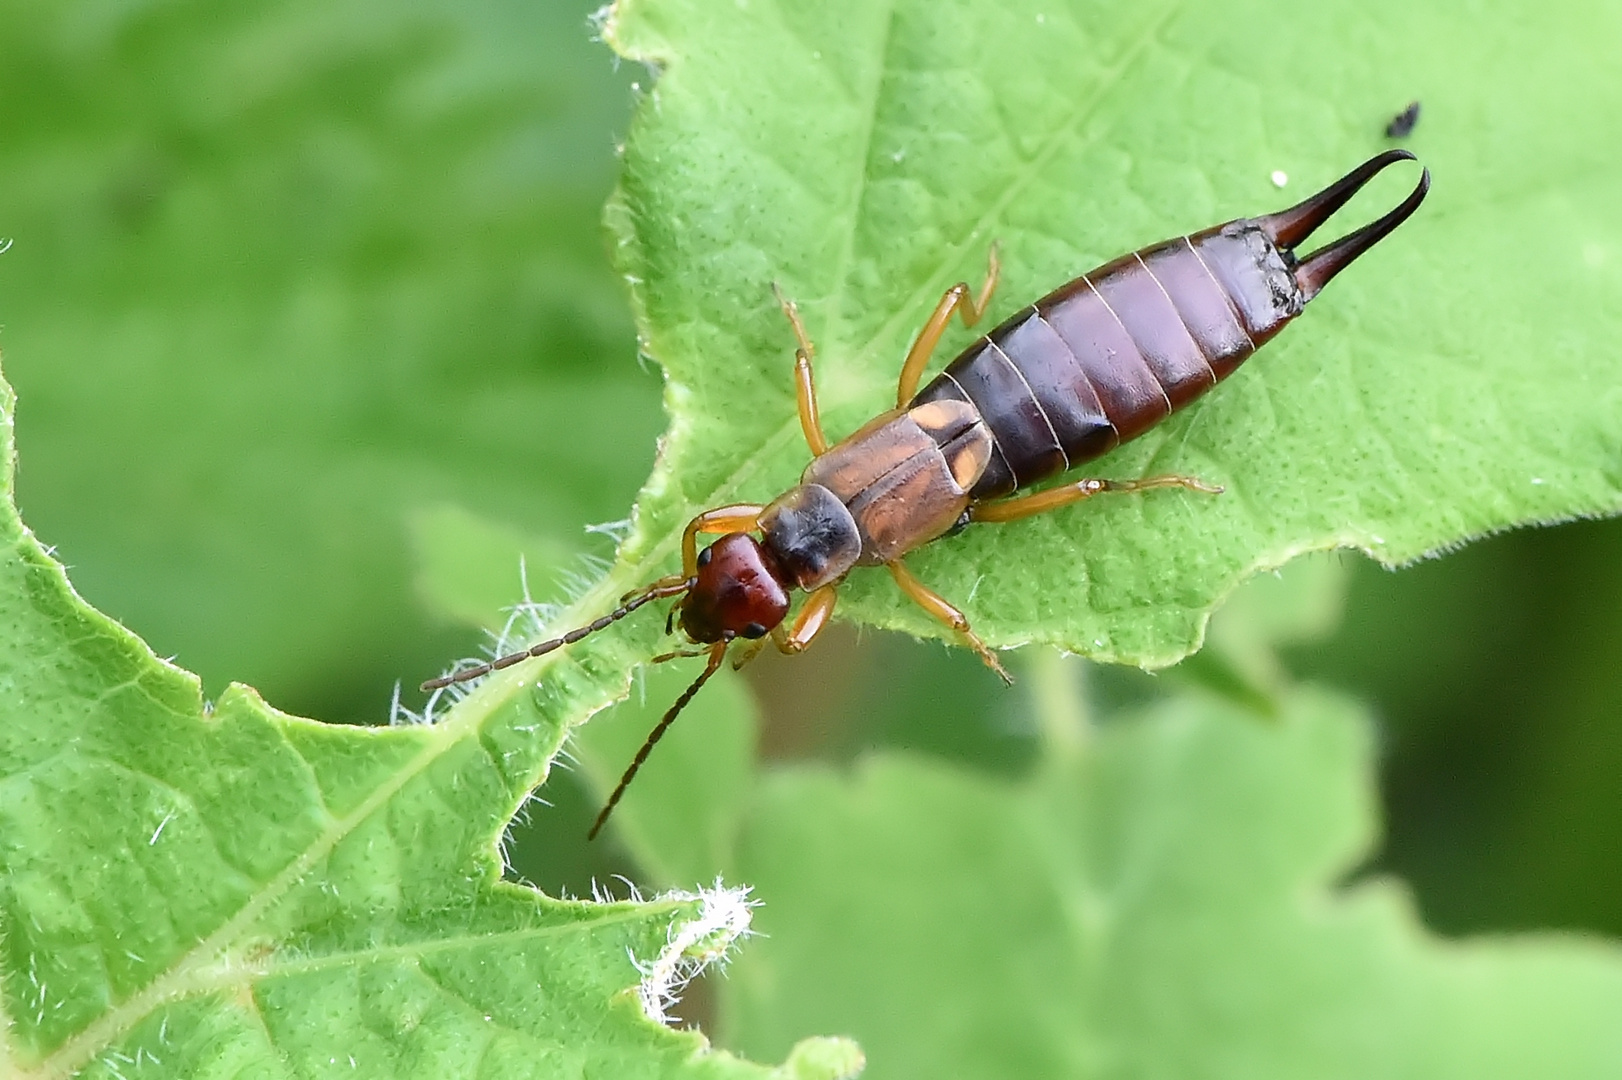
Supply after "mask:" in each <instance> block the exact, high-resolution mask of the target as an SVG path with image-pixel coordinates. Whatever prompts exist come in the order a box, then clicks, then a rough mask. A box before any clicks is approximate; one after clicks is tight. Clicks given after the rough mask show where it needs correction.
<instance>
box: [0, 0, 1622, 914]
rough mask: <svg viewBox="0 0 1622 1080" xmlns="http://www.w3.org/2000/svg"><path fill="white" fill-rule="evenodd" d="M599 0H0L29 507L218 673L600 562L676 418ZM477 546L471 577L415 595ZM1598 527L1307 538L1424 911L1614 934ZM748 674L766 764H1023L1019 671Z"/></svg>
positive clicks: (17, 381) (1606, 609)
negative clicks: (1421, 554) (636, 246)
mask: <svg viewBox="0 0 1622 1080" xmlns="http://www.w3.org/2000/svg"><path fill="white" fill-rule="evenodd" d="M590 12H591V5H589V4H584V3H566V2H545V3H517V2H504V0H463V2H458V3H450V2H441V3H433V2H429V3H421V4H416V5H410V6H409V7H407V6H404V5H393V4H384V3H380V2H375V0H348V2H346V3H344V4H342V5H333V4H328V3H315V2H310V0H281V2H275V3H271V2H256V3H244V4H239V5H233V6H231V7H230V8H229V9H227V8H223V7H221V6H219V5H214V4H202V3H196V2H168V3H155V2H152V3H85V4H76V5H58V4H38V3H23V2H19V0H5V2H0V42H4V45H5V48H4V54H3V57H0V152H3V154H4V170H3V174H0V175H3V177H4V179H3V182H0V237H9V238H10V239H11V240H12V241H13V244H12V247H11V249H10V250H9V251H7V252H6V253H5V254H3V255H0V351H3V354H4V363H5V372H6V375H7V376H8V378H9V379H10V380H11V381H12V382H13V384H14V385H15V386H16V388H17V392H18V395H19V399H20V404H19V424H18V443H19V447H20V456H21V466H20V476H19V484H18V490H19V497H20V501H21V504H22V510H23V513H24V515H25V518H26V520H27V521H28V522H29V523H30V525H31V526H32V527H33V528H34V529H35V530H36V531H37V532H38V534H39V535H40V536H41V537H42V538H43V539H44V540H45V542H47V543H50V544H54V545H56V546H57V548H58V551H59V554H60V556H61V557H62V558H63V559H64V561H65V562H67V563H68V564H69V566H70V568H71V573H72V577H73V580H74V583H75V585H76V586H77V587H78V588H79V589H80V591H81V592H82V593H83V594H84V595H85V596H86V597H87V598H88V599H89V600H90V601H91V602H92V603H94V604H95V605H96V606H98V607H100V608H101V609H102V610H104V611H107V612H109V613H110V614H112V615H114V616H116V617H118V618H119V619H121V620H123V621H124V622H125V623H126V624H127V625H129V626H130V627H131V628H132V629H134V630H135V631H136V632H138V633H140V634H141V635H142V636H143V637H144V638H146V640H147V641H148V642H150V643H151V645H152V646H153V648H154V649H155V650H157V651H158V652H159V653H160V654H163V655H172V656H174V657H175V658H176V660H177V662H179V663H180V664H182V665H183V666H185V667H187V668H189V669H191V670H194V671H197V672H198V673H200V674H201V676H202V678H203V680H204V683H205V686H206V688H207V690H208V692H209V693H210V694H211V695H213V694H217V693H218V692H219V690H220V689H221V688H223V687H224V686H225V684H226V683H227V682H229V681H232V680H238V681H243V682H247V683H251V684H253V685H255V686H257V687H258V688H259V689H260V690H262V691H263V692H264V694H265V695H266V697H267V698H268V699H269V700H270V701H271V702H272V703H274V704H276V705H277V706H279V707H282V708H285V709H287V710H289V711H293V712H297V713H302V714H305V715H310V716H315V717H319V718H321V719H325V720H331V721H340V722H349V723H377V722H383V721H385V720H386V719H387V718H388V715H389V702H390V699H391V695H392V693H393V691H394V687H395V685H396V683H397V682H403V683H404V684H405V686H406V687H407V690H406V691H405V692H404V699H405V701H406V702H407V704H408V705H415V704H417V703H419V702H420V695H417V694H415V693H414V692H413V691H411V690H410V689H409V688H410V687H412V686H414V685H415V683H416V682H417V681H418V680H420V679H421V678H422V677H424V676H425V675H428V674H431V673H434V672H437V671H438V670H439V669H440V668H441V667H442V666H443V665H444V664H445V662H446V661H447V660H448V659H449V658H450V657H453V656H456V655H460V654H465V653H470V652H472V651H473V650H474V649H475V648H476V647H477V646H478V644H479V641H480V638H479V636H478V635H477V634H475V633H474V632H473V631H471V630H468V629H466V628H465V626H464V623H463V621H461V620H459V619H458V618H457V616H458V615H464V616H472V615H474V614H476V613H477V612H478V611H480V610H484V609H487V608H488V607H492V606H495V605H499V604H500V603H503V602H511V601H513V600H516V599H517V598H518V595H519V588H520V585H519V573H518V567H517V566H516V565H514V562H513V560H512V558H511V555H510V553H511V552H512V551H513V550H515V549H520V548H521V549H525V550H528V551H530V552H531V553H532V554H533V559H532V561H531V565H533V566H537V567H540V566H550V567H556V566H559V565H569V564H571V561H573V560H577V559H578V557H579V556H581V555H595V556H598V557H606V556H608V555H610V554H611V552H612V546H611V542H610V541H609V540H608V539H607V538H605V537H603V536H593V535H590V534H588V533H587V532H586V528H587V526H589V525H593V524H599V523H606V522H612V521H615V520H617V519H622V518H624V517H626V516H627V515H628V513H629V508H630V505H631V502H632V499H633V497H634V495H635V492H636V488H637V485H638V483H639V482H640V481H641V479H642V478H643V477H644V476H645V475H646V474H647V470H648V468H649V466H650V464H651V462H652V460H653V454H654V446H655V439H656V437H657V435H658V432H659V430H660V428H661V426H662V418H661V413H660V408H659V393H660V380H659V376H658V374H657V371H656V369H655V368H653V367H652V366H651V365H648V364H645V363H639V361H638V358H637V353H636V343H635V334H634V329H633V327H632V325H631V322H630V317H629V312H628V308H627V304H626V300H625V293H624V290H623V287H622V284H621V283H620V282H618V281H616V280H615V277H614V274H613V273H612V272H611V270H610V269H609V266H608V260H607V255H606V251H605V244H606V242H605V239H604V236H603V233H602V230H601V228H600V226H599V212H600V207H601V205H602V201H603V199H604V198H605V196H606V195H607V193H608V191H609V189H610V187H611V186H612V183H613V177H614V168H615V156H614V146H615V139H616V137H617V135H618V134H619V133H620V132H622V131H623V129H624V125H625V123H626V120H627V117H628V115H629V109H630V103H631V100H632V95H633V94H634V93H635V92H636V90H635V84H636V82H637V81H638V80H639V79H643V80H645V79H646V78H647V75H646V73H643V72H640V71H636V70H631V69H629V68H619V67H617V66H616V64H615V63H614V61H613V58H612V57H611V56H610V54H609V53H608V51H607V49H606V48H604V47H602V46H601V45H599V44H597V43H595V42H594V41H593V40H592V37H593V32H592V27H591V23H590V20H589V16H590ZM1430 119H1432V118H1429V117H1428V118H1427V120H1430ZM785 355H786V354H785ZM784 370H785V376H786V372H787V368H786V367H785V369H784ZM470 546H471V547H474V548H478V547H480V546H482V547H484V548H486V549H488V550H489V551H490V552H492V557H491V560H490V561H489V564H488V565H487V566H485V567H483V568H481V569H480V570H479V571H478V572H476V573H473V574H470V575H466V576H467V580H465V581H463V582H461V583H460V587H459V588H458V589H456V590H452V591H450V592H446V591H444V590H442V589H440V588H439V586H437V585H431V584H429V583H430V582H437V583H443V581H444V580H445V577H446V573H445V572H444V564H445V563H446V562H448V561H457V560H455V559H452V558H451V555H450V554H448V553H451V552H455V553H462V552H465V551H467V550H468V549H469V547H470ZM1619 551H1622V522H1616V521H1611V522H1597V523H1578V524H1571V525H1566V526H1561V527H1559V528H1553V529H1542V530H1534V531H1526V532H1521V533H1516V534H1511V535H1507V536H1501V537H1497V538H1493V539H1489V540H1485V541H1482V542H1480V543H1477V544H1475V545H1473V546H1471V547H1468V548H1466V549H1464V550H1462V551H1460V552H1456V553H1454V554H1451V555H1449V556H1447V557H1446V558H1443V559H1438V560H1434V561H1429V562H1425V563H1423V564H1421V565H1419V566H1416V567H1413V568H1410V569H1407V570H1404V571H1402V572H1400V573H1397V574H1390V573H1386V572H1384V571H1383V570H1380V569H1379V568H1377V567H1374V566H1372V565H1371V564H1369V563H1367V562H1366V561H1364V560H1362V559H1361V558H1359V557H1357V556H1354V555H1350V554H1347V555H1338V556H1333V557H1331V558H1332V559H1333V560H1335V561H1336V565H1340V566H1343V567H1344V568H1345V570H1346V575H1345V576H1346V578H1347V581H1348V585H1347V595H1346V600H1345V609H1344V618H1343V619H1342V621H1341V622H1340V625H1339V627H1338V629H1335V630H1333V632H1331V633H1329V634H1328V636H1326V637H1323V638H1320V639H1318V640H1315V641H1311V642H1304V643H1301V644H1299V645H1296V646H1294V647H1292V648H1291V649H1290V650H1288V652H1287V654H1286V657H1285V660H1286V663H1287V665H1288V666H1289V668H1290V669H1291V671H1292V673H1293V674H1294V675H1295V676H1297V677H1301V678H1310V679H1315V680H1321V681H1324V682H1327V683H1331V684H1334V685H1337V686H1340V687H1344V688H1346V689H1349V690H1351V691H1353V692H1354V693H1357V694H1359V695H1361V696H1363V697H1364V698H1366V699H1367V700H1368V701H1369V702H1371V703H1372V704H1373V706H1374V707H1375V709H1376V710H1377V712H1378V714H1379V715H1380V717H1381V720H1382V731H1383V737H1384V749H1385V759H1384V772H1383V784H1384V789H1385V793H1386V805H1387V810H1388V815H1389V838H1388V841H1387V844H1386V846H1385V848H1384V850H1383V852H1382V854H1381V855H1380V857H1379V860H1378V864H1377V865H1376V866H1375V867H1372V868H1371V869H1384V870H1390V871H1394V872H1396V873H1399V874H1401V875H1402V876H1403V877H1404V878H1406V879H1407V880H1408V881H1409V882H1411V883H1412V884H1413V886H1414V888H1415V890H1416V892H1417V895H1418V897H1419V900H1420V905H1421V908H1422V910H1423V912H1424V914H1425V917H1426V919H1427V920H1428V921H1429V923H1430V924H1431V925H1432V926H1433V927H1435V928H1437V929H1438V930H1441V931H1443V932H1446V933H1465V932H1471V931H1480V930H1485V929H1501V928H1523V927H1568V928H1588V929H1593V930H1597V931H1604V932H1608V933H1622V851H1619V848H1618V845H1616V844H1615V843H1614V841H1613V840H1612V839H1611V838H1612V837H1614V836H1615V835H1616V834H1617V833H1618V831H1619V830H1622V783H1619V781H1618V777H1619V776H1622V663H1619V662H1618V659H1619V658H1622V560H1619V559H1618V558H1617V553H1618V552H1619ZM436 567H437V568H438V569H437V570H436ZM530 586H531V589H532V590H533V592H534V593H535V595H536V598H537V599H548V598H552V597H554V596H555V595H556V594H557V593H558V591H559V590H560V589H561V588H562V587H563V583H562V582H560V581H558V580H557V578H556V576H555V575H554V574H551V573H543V574H541V575H540V576H539V577H536V576H534V575H532V577H531V581H530ZM469 595H472V596H477V597H482V598H483V602H482V603H475V604H468V603H466V601H465V598H466V597H467V596H469ZM1186 668H1187V670H1186V671H1179V670H1177V669H1174V670H1173V671H1172V672H1168V673H1162V674H1160V675H1158V676H1148V675H1144V674H1142V673H1140V672H1136V671H1123V670H1115V669H1109V670H1100V671H1098V672H1096V673H1095V676H1094V678H1093V686H1094V690H1095V693H1096V694H1097V696H1098V697H1100V698H1101V699H1102V700H1103V701H1104V702H1105V703H1106V704H1117V703H1125V702H1129V701H1132V700H1137V699H1141V698H1143V697H1146V696H1151V695H1153V694H1155V693H1157V692H1159V690H1160V688H1161V687H1163V686H1165V685H1168V684H1171V683H1174V682H1177V681H1183V682H1186V681H1188V680H1190V679H1194V680H1197V681H1200V682H1204V683H1206V684H1207V685H1213V684H1216V683H1220V679H1219V678H1217V677H1216V675H1214V674H1213V666H1212V662H1211V661H1210V660H1209V658H1206V659H1204V660H1200V659H1197V660H1195V661H1191V662H1190V663H1189V664H1188V665H1186ZM750 674H751V680H752V682H753V684H754V687H755V689H756V691H757V692H758V696H759V698H760V700H761V702H762V704H763V708H764V712H765V715H766V729H765V731H764V733H763V737H762V746H763V751H764V753H765V754H767V755H768V756H773V757H779V758H781V757H794V756H804V755H812V754H816V755H824V756H830V757H834V758H838V759H846V758H849V757H851V756H853V755H855V754H857V753H859V752H860V751H861V750H862V749H863V748H865V747H872V746H879V745H889V746H909V747H914V748H918V749H921V750H924V751H927V752H929V753H934V754H939V755H942V756H947V757H951V758H955V759H959V760H963V761H968V762H972V763H974V764H975V765H976V766H977V767H982V768H986V769H993V770H998V771H1001V772H1005V773H1010V772H1017V771H1018V770H1019V769H1020V768H1021V767H1022V766H1023V764H1024V763H1025V762H1027V761H1028V760H1029V759H1030V756H1031V754H1032V752H1033V733H1031V732H1030V731H1028V730H1025V729H1024V728H1022V726H1021V721H1020V719H1019V718H1020V717H1021V716H1023V715H1026V714H1027V710H1025V709H1024V708H1023V707H1022V699H1021V698H1020V697H1019V695H1020V694H1022V693H1025V692H1026V691H1025V690H1023V689H1021V690H1018V691H1015V692H1014V693H1008V692H1005V691H1004V690H1003V689H1002V688H1001V686H1000V684H998V683H997V682H996V680H994V679H992V678H990V677H989V676H988V675H987V674H986V673H985V672H984V671H983V670H982V669H981V667H980V665H979V664H978V662H977V661H976V660H975V659H974V658H973V657H972V656H968V655H965V654H963V653H962V652H961V651H958V650H948V649H946V648H944V647H943V646H940V645H938V644H917V643H914V642H911V641H909V640H906V639H902V638H897V637H895V636H893V635H885V634H876V633H872V632H865V633H861V632H858V631H856V630H855V629H853V628H850V627H848V626H840V627H837V628H836V630H835V631H832V632H830V633H829V634H828V635H827V637H826V639H825V640H821V641H819V643H818V646H817V648H816V649H815V650H814V651H813V652H812V653H811V654H808V655H807V656H806V657H803V658H800V659H798V660H795V661H791V662H790V661H783V660H781V659H780V658H777V657H772V656H768V657H765V658H763V660H762V661H761V662H760V663H759V664H758V665H756V667H755V668H753V669H751V673H750ZM1217 674H1220V673H1217ZM544 794H545V796H546V797H547V798H548V799H549V800H550V801H552V802H553V803H554V804H555V807H556V808H555V810H553V811H537V812H536V813H535V814H534V815H533V817H532V819H531V826H530V831H531V834H532V836H531V838H530V839H529V840H525V839H524V838H520V842H519V847H518V853H517V856H516V859H517V865H518V869H519V870H520V871H521V872H523V873H524V874H526V875H527V876H528V877H530V878H531V879H532V880H535V881H536V882H538V883H540V884H542V885H545V886H547V887H549V888H553V889H560V888H568V889H570V890H572V891H575V892H577V893H578V892H583V891H585V889H586V888H587V887H588V882H589V879H590V877H591V876H592V875H594V874H595V875H597V876H602V875H604V874H606V873H608V872H611V871H615V870H620V871H627V872H629V871H630V870H631V868H629V867H628V866H626V865H625V863H624V860H623V859H621V858H619V857H618V856H616V854H615V852H614V850H613V848H612V847H609V846H602V847H600V848H596V849H590V850H586V849H583V848H582V847H581V846H580V845H579V843H578V842H577V841H576V840H574V839H572V838H574V837H578V836H579V835H580V833H581V832H582V831H583V823H584V821H585V820H587V819H588V818H589V815H590V813H591V812H592V807H591V806H590V805H589V803H590V800H589V799H588V798H587V797H586V796H585V795H583V794H582V793H581V792H579V791H578V790H577V789H576V788H575V787H574V781H573V779H572V777H570V776H568V775H562V776H560V777H559V778H558V779H556V780H555V781H554V782H553V783H552V784H550V785H549V786H548V789H547V791H546V792H544Z"/></svg>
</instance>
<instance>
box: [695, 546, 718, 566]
mask: <svg viewBox="0 0 1622 1080" xmlns="http://www.w3.org/2000/svg"><path fill="white" fill-rule="evenodd" d="M714 554H715V552H713V551H711V550H710V549H709V548H705V549H704V550H703V551H701V552H699V553H698V565H699V566H700V567H705V566H708V565H710V559H711V557H713V556H714Z"/></svg>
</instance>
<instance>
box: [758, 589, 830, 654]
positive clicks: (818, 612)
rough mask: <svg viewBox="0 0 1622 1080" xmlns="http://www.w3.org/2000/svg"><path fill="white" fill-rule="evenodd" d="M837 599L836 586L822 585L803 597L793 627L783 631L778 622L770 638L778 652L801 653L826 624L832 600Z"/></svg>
mask: <svg viewBox="0 0 1622 1080" xmlns="http://www.w3.org/2000/svg"><path fill="white" fill-rule="evenodd" d="M836 599H838V586H835V585H824V586H823V587H822V588H820V589H817V590H815V591H813V592H812V593H811V595H810V596H808V597H806V598H805V606H804V607H802V608H801V609H800V614H799V616H798V617H796V618H795V620H794V627H793V629H791V630H788V631H784V630H783V627H782V624H781V623H779V624H778V627H777V630H776V632H774V633H773V634H772V640H773V641H774V642H776V643H777V649H778V651H779V652H782V653H787V654H789V655H793V654H794V653H802V652H804V651H805V650H806V649H807V647H809V646H810V644H811V639H812V638H814V637H816V636H817V635H818V634H819V633H821V632H822V628H823V627H824V626H826V625H828V620H829V619H830V618H831V617H832V616H833V613H834V601H835V600H836Z"/></svg>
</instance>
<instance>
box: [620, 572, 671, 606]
mask: <svg viewBox="0 0 1622 1080" xmlns="http://www.w3.org/2000/svg"><path fill="white" fill-rule="evenodd" d="M686 580H687V578H686V577H683V576H682V575H681V574H667V575H665V576H664V577H662V578H660V579H659V580H658V581H655V582H652V583H650V584H647V585H644V586H642V588H640V589H632V590H631V591H630V592H628V593H626V594H625V595H624V596H622V597H620V603H622V604H623V603H625V602H626V601H627V600H629V599H631V597H633V596H641V595H642V594H643V593H645V592H648V591H649V590H658V589H668V588H670V587H671V586H673V585H680V584H681V583H682V582H684V581H686Z"/></svg>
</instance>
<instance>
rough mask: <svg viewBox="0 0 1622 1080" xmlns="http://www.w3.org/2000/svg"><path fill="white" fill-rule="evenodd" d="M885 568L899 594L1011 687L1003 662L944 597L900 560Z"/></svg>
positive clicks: (965, 618)
mask: <svg viewBox="0 0 1622 1080" xmlns="http://www.w3.org/2000/svg"><path fill="white" fill-rule="evenodd" d="M886 565H888V566H889V567H890V573H891V574H893V575H894V576H895V583H896V584H897V585H899V586H901V591H902V592H904V593H906V594H907V595H908V596H909V597H910V598H911V599H912V602H913V603H915V604H917V605H918V606H919V607H921V608H923V609H924V610H925V611H927V612H929V613H930V614H931V615H933V616H934V617H935V618H937V619H939V620H940V621H941V622H943V623H945V624H946V625H947V626H950V627H951V628H952V629H953V630H956V631H957V632H958V633H959V634H961V635H963V640H964V641H966V642H968V644H969V648H971V649H973V650H974V651H975V652H976V653H978V654H979V656H980V659H981V660H984V661H985V664H986V667H988V668H990V669H991V670H992V671H995V672H996V673H997V674H998V675H1000V676H1002V681H1003V682H1005V683H1007V684H1008V685H1009V686H1013V685H1014V680H1013V678H1012V677H1011V676H1010V675H1009V674H1008V672H1007V671H1006V670H1005V669H1004V668H1003V666H1002V663H1001V662H1000V661H999V660H998V659H997V654H996V653H994V652H992V651H991V650H990V649H988V648H987V647H986V643H985V642H983V641H981V640H980V638H979V637H978V636H977V635H976V634H975V632H974V631H973V630H970V629H969V620H968V617H967V616H965V615H964V614H963V613H962V612H961V611H959V610H958V609H957V608H955V607H953V606H952V605H951V604H949V603H947V602H946V600H945V599H944V598H942V597H941V596H939V595H938V594H936V593H935V592H932V591H931V590H930V588H929V587H928V586H927V585H925V584H924V583H923V582H921V581H919V580H918V579H917V578H915V577H913V576H912V571H911V570H908V569H907V568H906V567H905V566H903V565H902V564H901V561H900V560H899V559H898V560H896V561H895V562H893V563H888V564H886Z"/></svg>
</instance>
